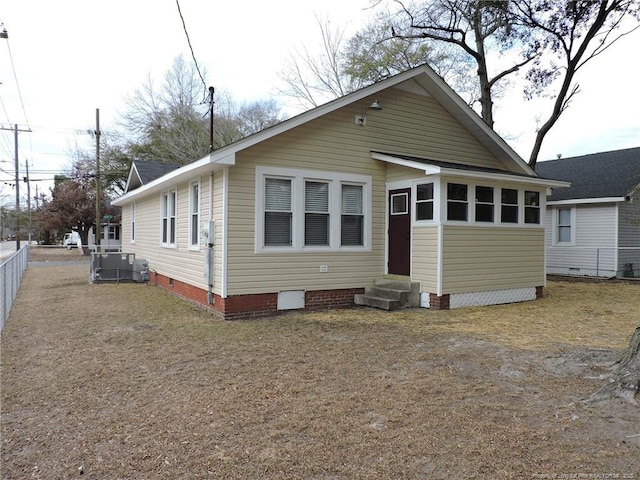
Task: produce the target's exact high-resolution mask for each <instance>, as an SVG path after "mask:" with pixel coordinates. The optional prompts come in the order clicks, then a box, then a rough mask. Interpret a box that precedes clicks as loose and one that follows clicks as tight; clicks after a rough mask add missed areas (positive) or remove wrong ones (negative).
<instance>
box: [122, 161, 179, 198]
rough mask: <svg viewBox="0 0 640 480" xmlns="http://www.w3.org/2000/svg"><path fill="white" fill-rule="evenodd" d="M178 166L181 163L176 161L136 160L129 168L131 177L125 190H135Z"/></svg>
mask: <svg viewBox="0 0 640 480" xmlns="http://www.w3.org/2000/svg"><path fill="white" fill-rule="evenodd" d="M178 168H180V165H178V164H175V163H161V162H150V161H147V160H134V161H133V162H132V163H131V169H130V170H129V177H128V178H127V185H126V186H125V188H124V191H125V192H129V191H131V190H135V189H136V188H138V187H141V186H142V185H146V184H147V183H149V182H152V181H153V180H156V179H157V178H160V177H162V176H164V175H166V174H167V173H169V172H171V171H173V170H176V169H178Z"/></svg>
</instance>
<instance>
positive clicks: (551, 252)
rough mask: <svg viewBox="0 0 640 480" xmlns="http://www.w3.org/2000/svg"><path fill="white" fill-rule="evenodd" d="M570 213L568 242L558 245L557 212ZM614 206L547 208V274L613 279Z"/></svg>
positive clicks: (615, 234)
mask: <svg viewBox="0 0 640 480" xmlns="http://www.w3.org/2000/svg"><path fill="white" fill-rule="evenodd" d="M559 209H571V229H572V230H573V231H572V232H571V241H568V242H560V241H559V238H558V237H559V235H558V211H559ZM617 218H618V206H617V204H616V203H602V204H579V203H578V204H573V205H571V204H562V205H553V206H549V207H548V208H547V214H546V217H545V222H546V224H545V227H546V229H545V230H546V240H545V244H546V245H547V249H546V265H547V273H548V274H556V275H587V276H600V277H613V276H615V275H616V270H617V264H618V262H617V255H618V249H617V241H618V238H617V237H618V235H617V232H618V225H617Z"/></svg>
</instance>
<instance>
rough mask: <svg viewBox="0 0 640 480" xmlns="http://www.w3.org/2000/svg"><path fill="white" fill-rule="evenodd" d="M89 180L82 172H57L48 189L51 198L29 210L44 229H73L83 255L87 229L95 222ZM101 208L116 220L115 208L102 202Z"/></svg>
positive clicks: (85, 251)
mask: <svg viewBox="0 0 640 480" xmlns="http://www.w3.org/2000/svg"><path fill="white" fill-rule="evenodd" d="M93 180H94V179H89V178H84V177H82V176H79V177H77V178H76V179H72V178H68V177H65V176H61V175H57V176H56V177H55V181H54V187H53V189H52V190H51V200H50V201H45V202H43V204H42V206H40V207H39V208H38V209H37V210H36V211H35V212H34V213H33V216H34V217H35V220H36V222H37V223H38V225H39V226H40V228H41V229H42V230H43V231H44V232H53V231H64V230H69V229H73V230H76V231H77V232H78V233H79V235H80V238H81V240H82V245H83V253H84V254H85V255H88V254H89V249H88V244H89V229H90V228H91V227H92V226H95V224H96V218H95V214H96V201H95V187H94V185H92V184H93V183H94V182H93ZM101 212H102V213H103V214H105V215H106V214H110V215H113V216H114V218H115V220H114V221H116V222H117V221H119V217H120V213H119V209H118V208H115V207H111V206H109V205H106V204H103V205H101ZM99 223H100V222H98V224H99ZM94 231H95V229H94Z"/></svg>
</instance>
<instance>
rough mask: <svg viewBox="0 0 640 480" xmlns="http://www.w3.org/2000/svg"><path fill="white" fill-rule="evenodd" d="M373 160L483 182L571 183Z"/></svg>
mask: <svg viewBox="0 0 640 480" xmlns="http://www.w3.org/2000/svg"><path fill="white" fill-rule="evenodd" d="M371 158H373V159H374V160H381V161H383V162H388V163H393V164H394V165H401V166H404V167H409V168H414V169H416V170H421V171H423V172H424V173H425V175H438V174H439V175H442V176H449V177H466V178H479V179H482V180H500V181H505V182H512V183H514V182H515V183H526V184H529V185H542V186H546V187H553V188H564V187H569V186H571V184H570V183H569V182H562V181H559V180H548V179H546V178H540V177H519V176H516V175H509V174H500V173H489V172H477V171H474V170H458V169H455V168H446V167H438V166H437V165H426V164H424V163H420V162H413V161H411V160H405V159H402V158H395V157H392V156H391V155H385V154H382V153H377V152H373V153H371Z"/></svg>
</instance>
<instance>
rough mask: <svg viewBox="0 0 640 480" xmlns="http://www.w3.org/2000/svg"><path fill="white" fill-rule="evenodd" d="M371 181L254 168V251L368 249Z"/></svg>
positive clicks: (344, 175) (338, 174) (343, 175)
mask: <svg viewBox="0 0 640 480" xmlns="http://www.w3.org/2000/svg"><path fill="white" fill-rule="evenodd" d="M370 196H371V177H370V176H366V175H354V174H347V173H341V172H321V171H315V170H302V169H300V170H298V169H289V168H279V167H257V168H256V199H257V201H256V251H257V252H264V253H268V252H280V253H281V252H296V253H297V252H303V251H304V252H314V251H318V252H320V251H322V252H324V251H339V250H340V249H342V248H345V249H350V250H353V249H358V248H359V249H363V248H369V239H370V238H371V201H370Z"/></svg>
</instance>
